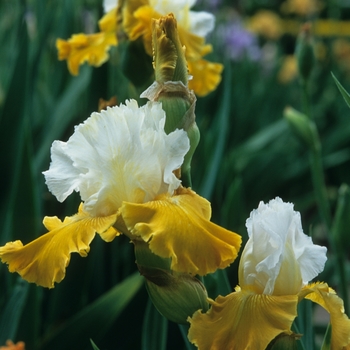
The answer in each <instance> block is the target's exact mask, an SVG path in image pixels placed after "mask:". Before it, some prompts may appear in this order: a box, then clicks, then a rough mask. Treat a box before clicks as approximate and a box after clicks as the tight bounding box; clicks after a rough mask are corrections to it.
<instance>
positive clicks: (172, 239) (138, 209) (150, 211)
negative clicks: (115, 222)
mask: <svg viewBox="0 0 350 350" xmlns="http://www.w3.org/2000/svg"><path fill="white" fill-rule="evenodd" d="M121 213H122V216H123V219H124V222H125V224H126V226H127V228H128V229H129V231H130V232H131V233H132V234H133V235H135V236H141V238H142V239H143V240H144V241H146V242H149V247H150V249H151V251H152V252H153V253H154V254H156V255H158V256H160V257H162V258H171V259H172V261H171V269H173V270H175V271H179V272H187V273H193V274H199V275H206V274H208V273H210V272H214V271H216V270H217V269H218V268H225V267H227V266H228V265H229V264H231V263H232V262H233V261H234V260H235V258H236V257H237V252H238V250H239V247H240V245H241V237H240V236H239V235H237V234H236V233H234V232H231V231H228V230H226V229H224V228H222V227H220V226H218V225H215V224H214V223H212V222H210V221H209V219H210V215H211V209H210V203H209V202H208V201H207V200H206V199H204V198H202V197H200V196H198V195H197V194H196V193H195V192H193V191H191V190H190V189H184V188H180V189H179V190H178V191H177V193H176V194H175V195H173V196H170V195H169V194H163V195H160V196H158V197H156V199H155V200H153V201H150V202H147V203H144V204H134V203H125V202H124V203H123V206H122V208H121Z"/></svg>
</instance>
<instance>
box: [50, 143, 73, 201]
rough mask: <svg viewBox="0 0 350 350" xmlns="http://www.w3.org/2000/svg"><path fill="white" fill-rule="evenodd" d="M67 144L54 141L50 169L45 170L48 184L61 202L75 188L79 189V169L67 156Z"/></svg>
mask: <svg viewBox="0 0 350 350" xmlns="http://www.w3.org/2000/svg"><path fill="white" fill-rule="evenodd" d="M66 151H67V144H66V143H65V142H62V141H54V142H53V144H52V146H51V159H52V162H51V166H50V170H47V171H44V172H43V174H44V175H45V178H46V184H48V183H50V191H51V192H52V194H54V195H55V196H56V197H57V199H58V200H59V201H60V202H63V201H64V200H65V199H66V198H67V197H68V196H69V195H70V194H71V193H72V192H73V191H74V190H76V191H78V190H79V170H78V169H76V168H74V167H73V164H72V159H71V158H70V157H69V156H67V154H66Z"/></svg>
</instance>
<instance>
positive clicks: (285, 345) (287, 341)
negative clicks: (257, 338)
mask: <svg viewBox="0 0 350 350" xmlns="http://www.w3.org/2000/svg"><path fill="white" fill-rule="evenodd" d="M300 338H301V335H300V334H295V333H292V334H287V333H281V334H280V335H278V336H277V337H276V338H275V339H274V340H273V341H272V342H271V343H270V344H269V345H268V347H267V348H266V350H297V349H298V344H297V340H299V339H300Z"/></svg>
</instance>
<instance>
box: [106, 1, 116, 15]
mask: <svg viewBox="0 0 350 350" xmlns="http://www.w3.org/2000/svg"><path fill="white" fill-rule="evenodd" d="M117 6H118V0H103V10H104V12H105V13H107V12H109V11H110V10H112V9H114V8H115V9H116V8H117Z"/></svg>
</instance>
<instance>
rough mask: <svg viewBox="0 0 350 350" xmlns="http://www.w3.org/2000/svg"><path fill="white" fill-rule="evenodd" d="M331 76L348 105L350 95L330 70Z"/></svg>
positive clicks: (349, 104)
mask: <svg viewBox="0 0 350 350" xmlns="http://www.w3.org/2000/svg"><path fill="white" fill-rule="evenodd" d="M331 74H332V77H333V79H334V81H335V83H336V85H337V87H338V89H339V91H340V93H341V94H342V96H343V98H344V100H345V102H346V104H347V105H348V106H349V107H350V95H349V94H348V92H347V91H346V90H345V89H344V88H343V86H342V85H341V84H340V83H339V81H338V79H337V78H336V77H335V75H334V74H333V73H332V72H331Z"/></svg>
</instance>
